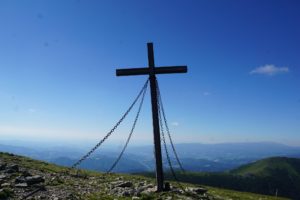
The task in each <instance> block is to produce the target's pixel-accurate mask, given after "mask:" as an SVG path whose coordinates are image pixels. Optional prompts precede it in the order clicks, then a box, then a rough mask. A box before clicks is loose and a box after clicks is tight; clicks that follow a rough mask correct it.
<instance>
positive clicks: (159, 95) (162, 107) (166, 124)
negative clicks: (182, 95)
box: [156, 81, 185, 172]
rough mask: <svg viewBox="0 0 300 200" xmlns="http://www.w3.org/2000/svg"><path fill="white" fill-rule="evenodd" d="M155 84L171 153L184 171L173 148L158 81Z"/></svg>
mask: <svg viewBox="0 0 300 200" xmlns="http://www.w3.org/2000/svg"><path fill="white" fill-rule="evenodd" d="M156 85H157V95H158V102H159V105H160V107H159V108H160V109H161V112H162V115H163V119H164V123H165V126H166V131H167V134H168V137H169V140H170V144H171V147H172V150H173V153H174V155H175V158H176V161H177V163H178V165H179V167H180V169H181V171H182V172H185V170H184V168H183V167H182V164H181V162H180V160H179V157H178V154H177V152H176V149H175V146H174V143H173V140H172V137H171V134H170V129H169V126H168V122H167V117H166V114H165V110H164V106H163V102H162V98H161V93H160V89H159V86H158V82H157V81H156Z"/></svg>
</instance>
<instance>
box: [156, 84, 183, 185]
mask: <svg viewBox="0 0 300 200" xmlns="http://www.w3.org/2000/svg"><path fill="white" fill-rule="evenodd" d="M156 88H157V91H158V93H157V97H158V98H157V99H158V102H157V104H158V108H159V109H158V119H159V125H160V132H161V136H162V137H161V139H162V141H163V144H164V148H165V152H166V157H167V161H168V164H169V168H170V170H171V173H172V175H173V177H174V179H175V181H176V182H177V184H178V186H179V187H180V188H181V189H182V190H183V191H185V190H184V187H183V186H182V185H181V184H180V182H179V180H178V178H177V176H176V173H175V170H174V168H173V166H172V162H171V158H170V154H169V151H168V148H167V143H166V138H165V133H164V126H163V123H162V106H161V98H160V95H159V87H158V82H157V81H156ZM166 127H167V125H166Z"/></svg>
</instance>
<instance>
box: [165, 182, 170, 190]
mask: <svg viewBox="0 0 300 200" xmlns="http://www.w3.org/2000/svg"><path fill="white" fill-rule="evenodd" d="M164 190H165V191H170V190H171V186H170V183H169V182H165V188H164Z"/></svg>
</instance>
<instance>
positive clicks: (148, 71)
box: [116, 43, 187, 192]
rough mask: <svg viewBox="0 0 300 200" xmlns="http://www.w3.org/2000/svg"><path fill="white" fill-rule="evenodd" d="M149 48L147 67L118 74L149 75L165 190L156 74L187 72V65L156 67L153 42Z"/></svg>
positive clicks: (159, 185) (157, 157)
mask: <svg viewBox="0 0 300 200" xmlns="http://www.w3.org/2000/svg"><path fill="white" fill-rule="evenodd" d="M147 49H148V67H146V68H129V69H117V70H116V75H117V76H130V75H149V80H150V90H151V104H152V124H153V137H154V146H155V162H156V163H155V164H156V182H157V191H158V192H161V191H163V190H164V174H163V164H162V155H161V141H160V130H159V129H160V128H159V118H158V117H159V116H158V109H159V108H158V102H157V81H156V74H171V73H186V72H187V66H169V67H155V64H154V52H153V43H147Z"/></svg>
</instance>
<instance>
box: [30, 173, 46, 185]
mask: <svg viewBox="0 0 300 200" xmlns="http://www.w3.org/2000/svg"><path fill="white" fill-rule="evenodd" d="M25 180H26V183H27V184H28V185H33V184H37V183H43V182H45V179H44V178H43V177H41V176H40V175H35V176H28V177H26V178H25Z"/></svg>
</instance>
